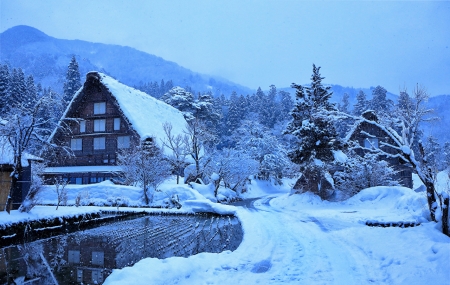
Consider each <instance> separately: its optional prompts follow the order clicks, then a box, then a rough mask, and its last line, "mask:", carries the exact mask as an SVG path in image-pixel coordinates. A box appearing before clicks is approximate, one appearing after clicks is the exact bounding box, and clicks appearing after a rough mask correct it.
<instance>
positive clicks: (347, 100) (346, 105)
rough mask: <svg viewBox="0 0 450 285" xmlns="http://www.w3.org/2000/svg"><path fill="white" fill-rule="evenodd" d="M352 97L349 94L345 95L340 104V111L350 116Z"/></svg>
mask: <svg viewBox="0 0 450 285" xmlns="http://www.w3.org/2000/svg"><path fill="white" fill-rule="evenodd" d="M349 107H350V95H348V93H344V96H342V102H341V104H339V111H341V112H344V113H347V114H349V113H350V110H349Z"/></svg>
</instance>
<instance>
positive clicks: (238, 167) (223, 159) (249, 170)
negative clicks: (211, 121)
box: [205, 148, 259, 196]
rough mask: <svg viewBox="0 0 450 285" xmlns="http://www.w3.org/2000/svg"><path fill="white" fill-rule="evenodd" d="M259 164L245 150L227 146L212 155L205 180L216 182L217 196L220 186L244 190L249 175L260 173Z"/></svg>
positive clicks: (236, 190) (239, 190)
mask: <svg viewBox="0 0 450 285" xmlns="http://www.w3.org/2000/svg"><path fill="white" fill-rule="evenodd" d="M258 166H259V165H258V162H257V161H256V160H254V159H253V158H252V157H250V155H248V154H247V153H245V152H244V151H242V150H236V149H227V148H225V149H222V150H221V151H217V152H216V153H215V154H214V155H213V156H212V158H211V163H209V164H208V165H207V167H206V168H205V177H206V178H207V180H206V181H205V182H206V183H209V182H212V181H213V182H214V185H215V190H214V192H215V196H217V194H218V191H219V187H220V186H223V187H225V188H229V189H231V190H233V191H235V192H242V191H245V186H246V182H247V181H248V178H249V176H250V175H255V174H256V173H258ZM213 174H215V175H213ZM211 177H212V178H213V179H211Z"/></svg>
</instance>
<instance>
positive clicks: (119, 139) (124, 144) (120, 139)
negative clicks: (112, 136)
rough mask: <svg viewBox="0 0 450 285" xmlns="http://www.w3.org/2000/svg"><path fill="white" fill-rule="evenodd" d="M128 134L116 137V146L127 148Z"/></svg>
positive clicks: (128, 145)
mask: <svg viewBox="0 0 450 285" xmlns="http://www.w3.org/2000/svg"><path fill="white" fill-rule="evenodd" d="M129 147H130V136H123V137H117V148H129Z"/></svg>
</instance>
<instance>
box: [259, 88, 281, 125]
mask: <svg viewBox="0 0 450 285" xmlns="http://www.w3.org/2000/svg"><path fill="white" fill-rule="evenodd" d="M269 88H270V89H269V93H268V94H267V96H264V97H263V99H262V104H261V105H260V109H259V121H260V122H261V124H263V125H264V126H266V127H268V128H273V126H274V125H275V123H276V121H277V118H278V117H279V115H280V114H279V109H277V103H276V101H275V100H276V96H277V88H276V87H275V85H270V87H269ZM263 94H264V93H263Z"/></svg>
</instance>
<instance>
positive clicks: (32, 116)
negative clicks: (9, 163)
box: [0, 96, 54, 213]
mask: <svg viewBox="0 0 450 285" xmlns="http://www.w3.org/2000/svg"><path fill="white" fill-rule="evenodd" d="M50 101H52V98H51V97H47V96H43V97H41V98H40V99H39V100H38V101H37V102H36V103H35V104H34V106H32V107H28V105H24V104H22V105H20V104H19V105H18V106H17V107H14V108H12V109H11V110H10V112H9V113H8V114H7V116H6V118H5V120H4V121H3V122H2V124H1V125H0V135H1V136H3V137H4V138H6V139H7V140H8V142H9V144H10V146H11V149H12V152H13V156H14V161H13V172H12V173H11V190H10V194H9V197H8V200H7V203H6V211H8V213H9V211H10V210H11V206H12V202H13V197H19V196H20V191H21V186H20V182H19V181H22V175H23V158H24V154H25V153H26V152H29V151H32V150H36V149H37V148H39V146H42V145H44V144H47V141H46V139H47V137H48V136H49V135H50V134H51V132H52V130H53V129H54V124H51V122H54V118H52V117H51V116H45V117H44V116H41V115H42V111H43V109H44V108H46V106H49V105H51V104H52V103H51V102H50ZM26 209H27V207H23V208H22V210H23V211H26Z"/></svg>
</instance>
